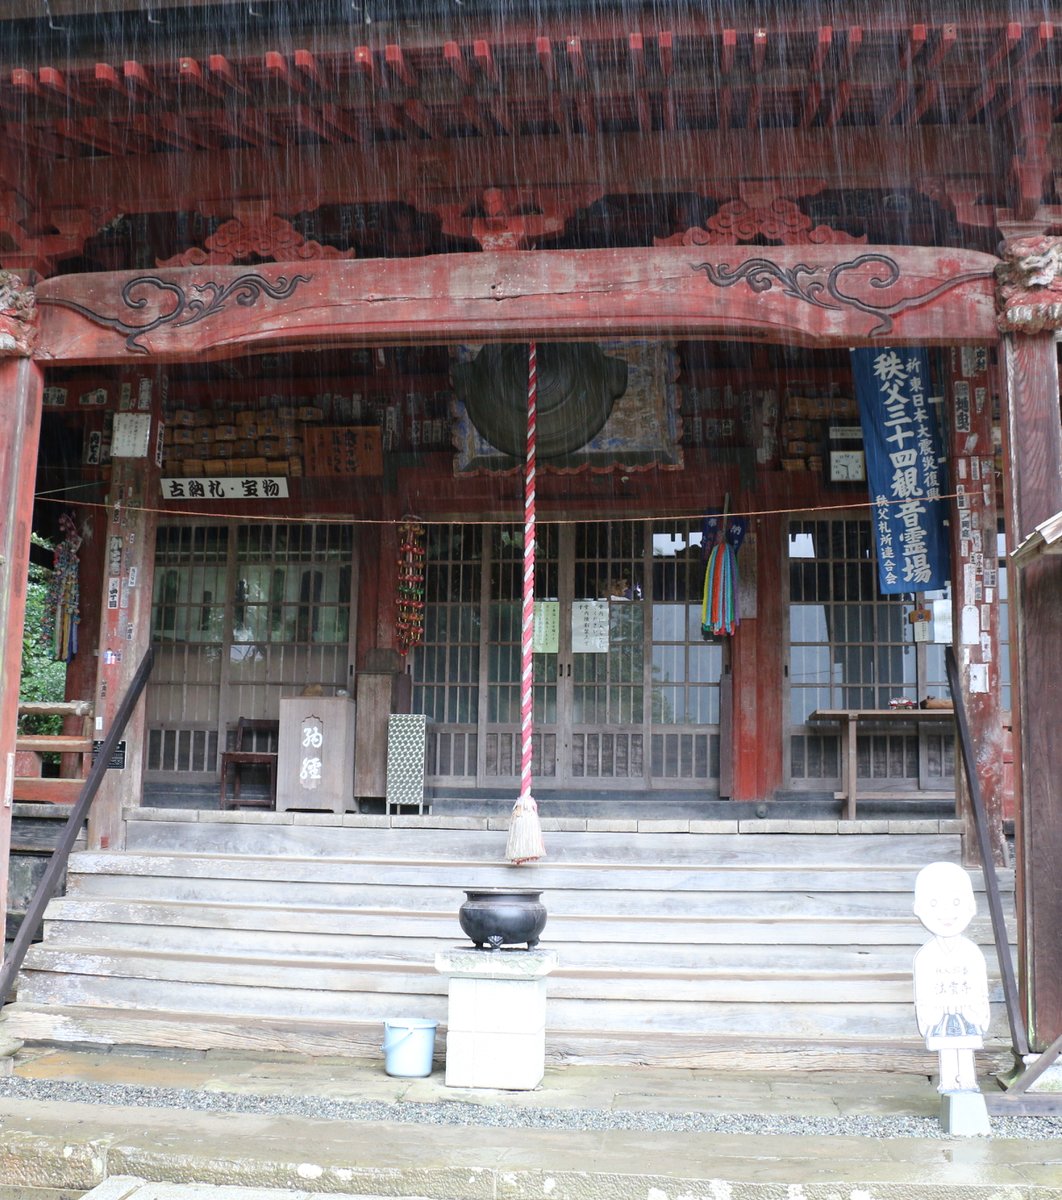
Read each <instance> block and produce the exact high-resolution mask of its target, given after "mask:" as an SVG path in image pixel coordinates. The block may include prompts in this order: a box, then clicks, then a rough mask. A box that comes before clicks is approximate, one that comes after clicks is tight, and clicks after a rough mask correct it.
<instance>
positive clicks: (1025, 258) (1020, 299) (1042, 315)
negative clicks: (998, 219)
mask: <svg viewBox="0 0 1062 1200" xmlns="http://www.w3.org/2000/svg"><path fill="white" fill-rule="evenodd" d="M1001 256H1002V259H1003V261H1002V262H1001V263H1000V264H999V266H998V267H996V303H997V307H998V309H999V328H1000V331H1001V332H1003V333H1042V332H1043V331H1044V330H1047V329H1062V238H1056V237H1045V236H1041V237H1025V238H1013V239H1011V240H1010V241H1007V242H1004V243H1003V246H1002V250H1001Z"/></svg>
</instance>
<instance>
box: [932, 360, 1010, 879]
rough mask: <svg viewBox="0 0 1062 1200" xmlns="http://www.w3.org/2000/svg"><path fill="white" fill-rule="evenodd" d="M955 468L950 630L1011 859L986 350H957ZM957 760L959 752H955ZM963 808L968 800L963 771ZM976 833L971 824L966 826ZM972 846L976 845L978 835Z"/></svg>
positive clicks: (976, 744)
mask: <svg viewBox="0 0 1062 1200" xmlns="http://www.w3.org/2000/svg"><path fill="white" fill-rule="evenodd" d="M946 402H947V404H948V414H949V418H950V419H949V421H948V427H949V432H950V445H949V446H948V463H949V466H950V468H951V483H952V490H953V491H954V492H955V498H954V499H953V500H952V502H951V514H950V517H951V519H950V525H951V563H952V570H951V581H952V589H951V590H952V630H953V644H954V648H955V658H956V661H957V662H958V664H959V678H960V681H961V683H962V693H963V705H964V707H965V709H966V718H967V722H968V724H969V728H970V735H971V738H972V741H973V749H974V756H975V759H976V769H977V779H978V783H979V785H980V789H981V798H982V799H983V800H984V805H985V812H986V815H987V817H988V823H989V830H988V833H989V840H990V842H991V845H992V857H993V859H994V860H995V862H996V864H997V865H1000V866H1001V865H1002V864H1003V863H1004V862H1005V860H1006V847H1005V839H1004V837H1003V715H1002V706H1001V704H1000V693H999V579H998V568H997V566H996V562H997V558H996V484H995V475H996V472H995V461H994V458H993V452H992V387H991V379H990V376H989V369H988V348H987V347H984V346H963V347H962V348H961V349H960V348H959V347H956V348H954V349H953V350H952V351H951V355H950V358H949V361H948V368H947V396H946ZM956 757H958V756H956ZM958 796H959V811H960V813H961V814H962V815H963V817H964V818H965V819H966V820H967V822H969V821H970V820H971V819H972V818H971V805H970V797H969V790H968V788H967V786H966V779H965V777H964V776H963V775H962V774H961V772H960V773H959V781H958ZM968 828H970V829H971V831H972V826H968ZM966 844H967V846H968V847H971V848H972V847H975V846H976V841H975V839H974V838H973V837H969V838H967V843H966Z"/></svg>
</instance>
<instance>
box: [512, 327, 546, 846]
mask: <svg viewBox="0 0 1062 1200" xmlns="http://www.w3.org/2000/svg"><path fill="white" fill-rule="evenodd" d="M537 407H538V370H537V361H536V351H535V343H534V342H532V343H531V345H530V346H529V348H528V355H527V457H526V459H525V463H524V581H523V605H522V618H521V622H520V795H519V797H518V798H517V801H516V803H515V804H514V805H513V812H512V819H511V820H510V822H509V841H508V844H507V846H506V848H505V857H506V858H507V859H508V860H509V861H510V862H511V863H517V864H519V863H525V862H534V860H535V859H536V858H541V857H542V856H543V855H544V854H545V853H546V850H545V847H544V846H543V844H542V823H541V822H540V821H539V818H538V805H537V804H536V803H535V800H534V798H533V797H532V795H531V738H532V733H533V731H534V671H535V664H534V631H535V439H536V435H537V420H538V413H537Z"/></svg>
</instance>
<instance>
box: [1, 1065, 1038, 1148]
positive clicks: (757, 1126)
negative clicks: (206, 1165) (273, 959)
mask: <svg viewBox="0 0 1062 1200" xmlns="http://www.w3.org/2000/svg"><path fill="white" fill-rule="evenodd" d="M0 1097H14V1098H19V1099H24V1100H46V1101H49V1100H50V1101H66V1102H75V1103H81V1104H97V1105H100V1104H102V1105H130V1106H133V1107H142V1108H163V1109H188V1110H195V1111H199V1112H217V1113H247V1114H251V1115H255V1116H292V1117H304V1118H307V1119H309V1120H321V1121H362V1122H365V1121H387V1122H401V1123H406V1124H411V1125H485V1126H492V1127H495V1128H521V1129H572V1130H604V1129H621V1130H634V1131H638V1132H648V1133H748V1134H760V1135H763V1134H767V1135H783V1136H793V1135H796V1136H801V1135H804V1136H814V1137H866V1138H876V1139H886V1138H912V1137H913V1138H944V1137H947V1135H946V1134H944V1133H943V1132H942V1130H941V1128H940V1123H939V1122H938V1121H937V1120H936V1119H935V1118H931V1117H918V1116H871V1115H865V1114H853V1115H851V1116H836V1117H823V1116H777V1115H766V1114H761V1113H710V1112H685V1113H670V1112H669V1113H664V1112H651V1111H644V1110H640V1111H629V1110H623V1109H596V1108H572V1109H569V1108H540V1107H537V1106H536V1107H534V1108H523V1107H519V1108H518V1107H514V1106H510V1105H504V1104H494V1105H486V1104H466V1103H463V1102H461V1101H457V1100H453V1101H450V1100H448V1101H444V1102H442V1103H436V1104H416V1103H405V1102H398V1103H393V1104H392V1103H383V1102H378V1101H351V1100H329V1099H325V1098H322V1097H318V1096H290V1095H271V1094H262V1095H255V1096H249V1095H244V1094H239V1093H233V1092H215V1091H193V1090H186V1089H183V1088H153V1087H133V1086H129V1085H127V1084H98V1083H72V1082H68V1081H62V1080H60V1081H56V1080H35V1079H18V1078H15V1077H8V1078H5V1079H0ZM992 1134H993V1136H994V1137H997V1138H1021V1139H1026V1140H1029V1139H1033V1140H1035V1139H1041V1140H1042V1139H1062V1117H1006V1118H1003V1117H993V1118H992Z"/></svg>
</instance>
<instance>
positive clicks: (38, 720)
mask: <svg viewBox="0 0 1062 1200" xmlns="http://www.w3.org/2000/svg"><path fill="white" fill-rule="evenodd" d="M33 541H34V543H35V544H36V545H38V546H44V547H46V548H48V549H51V546H50V544H49V543H48V542H46V541H45V540H44V539H43V538H41V537H38V536H37V534H33ZM51 574H52V573H51V571H50V570H48V569H47V568H46V567H40V566H38V565H37V564H36V563H32V562H31V563H30V568H29V581H28V583H27V586H26V621H25V624H24V625H23V629H22V677H21V680H20V681H19V689H18V694H19V699H20V700H36V701H56V700H63V699H65V697H66V663H65V662H56V660H55V659H54V658H53V657H52V648H51V646H49V645H48V644H47V643H46V642H45V641H43V639H42V637H41V630H42V628H43V627H44V616H45V612H46V609H47V605H48V583H49V580H50V579H51ZM62 726H63V719H62V717H34V716H27V717H22V718H20V719H19V731H20V732H21V733H39V734H54V733H61V732H62Z"/></svg>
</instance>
